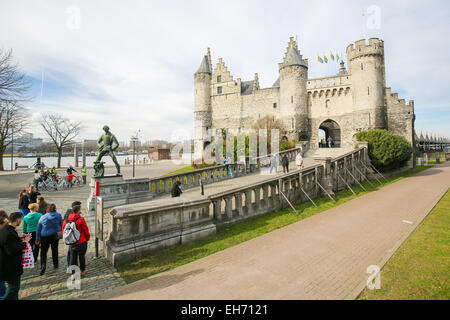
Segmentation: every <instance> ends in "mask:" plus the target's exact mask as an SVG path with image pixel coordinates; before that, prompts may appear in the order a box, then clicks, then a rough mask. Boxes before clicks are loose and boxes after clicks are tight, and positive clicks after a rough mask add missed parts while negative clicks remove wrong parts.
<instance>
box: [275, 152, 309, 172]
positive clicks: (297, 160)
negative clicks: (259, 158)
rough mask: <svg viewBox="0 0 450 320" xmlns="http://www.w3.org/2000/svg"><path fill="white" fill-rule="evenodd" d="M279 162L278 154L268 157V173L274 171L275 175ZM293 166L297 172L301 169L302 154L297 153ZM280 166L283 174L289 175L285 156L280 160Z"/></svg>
mask: <svg viewBox="0 0 450 320" xmlns="http://www.w3.org/2000/svg"><path fill="white" fill-rule="evenodd" d="M279 162H280V160H279V155H278V154H273V155H271V156H270V173H272V171H273V170H275V173H277V172H278V166H279ZM295 164H296V165H297V169H298V170H301V169H303V156H302V152H299V153H298V154H297V156H296V157H295ZM281 166H282V167H283V173H289V159H288V157H287V155H286V154H284V155H283V157H282V158H281Z"/></svg>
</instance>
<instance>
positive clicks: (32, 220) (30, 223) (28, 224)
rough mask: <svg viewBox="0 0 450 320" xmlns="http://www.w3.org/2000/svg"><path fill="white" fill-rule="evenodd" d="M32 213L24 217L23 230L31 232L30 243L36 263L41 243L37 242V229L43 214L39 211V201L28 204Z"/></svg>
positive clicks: (25, 232)
mask: <svg viewBox="0 0 450 320" xmlns="http://www.w3.org/2000/svg"><path fill="white" fill-rule="evenodd" d="M28 208H29V209H30V213H29V214H27V216H26V217H25V218H24V219H23V223H22V228H23V229H22V230H23V233H24V234H27V233H31V240H30V242H29V243H30V245H31V249H32V250H33V257H34V263H36V261H37V258H38V256H39V245H38V244H36V229H37V225H38V222H39V219H41V217H42V214H40V213H39V212H38V210H39V205H38V204H37V203H32V204H30V205H29V206H28Z"/></svg>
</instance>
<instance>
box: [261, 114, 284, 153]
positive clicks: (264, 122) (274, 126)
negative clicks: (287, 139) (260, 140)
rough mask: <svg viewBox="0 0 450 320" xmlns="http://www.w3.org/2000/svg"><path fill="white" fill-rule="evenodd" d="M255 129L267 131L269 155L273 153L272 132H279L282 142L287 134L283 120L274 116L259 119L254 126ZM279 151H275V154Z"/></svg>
mask: <svg viewBox="0 0 450 320" xmlns="http://www.w3.org/2000/svg"><path fill="white" fill-rule="evenodd" d="M253 129H255V130H260V129H267V151H268V152H269V153H271V152H272V150H271V141H272V136H271V135H272V130H278V131H279V134H280V136H279V140H280V141H281V140H282V138H283V136H284V135H285V134H286V130H285V129H284V126H283V122H281V120H279V119H277V118H275V117H274V116H269V115H268V116H265V117H264V118H261V119H258V120H257V121H255V123H254V124H253ZM277 151H278V150H273V152H277Z"/></svg>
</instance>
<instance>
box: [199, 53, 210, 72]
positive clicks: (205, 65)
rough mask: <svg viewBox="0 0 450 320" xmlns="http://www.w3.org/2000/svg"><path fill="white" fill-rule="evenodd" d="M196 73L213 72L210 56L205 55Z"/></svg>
mask: <svg viewBox="0 0 450 320" xmlns="http://www.w3.org/2000/svg"><path fill="white" fill-rule="evenodd" d="M196 73H211V68H210V63H209V61H208V56H204V57H203V59H202V63H201V64H200V67H199V68H198V70H197V72H196Z"/></svg>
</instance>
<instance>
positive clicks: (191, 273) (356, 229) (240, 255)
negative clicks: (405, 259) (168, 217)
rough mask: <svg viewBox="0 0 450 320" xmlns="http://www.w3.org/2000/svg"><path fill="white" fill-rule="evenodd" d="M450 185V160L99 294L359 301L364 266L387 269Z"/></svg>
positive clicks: (364, 278) (364, 270) (109, 297)
mask: <svg viewBox="0 0 450 320" xmlns="http://www.w3.org/2000/svg"><path fill="white" fill-rule="evenodd" d="M449 187H450V163H449V162H447V163H445V164H442V165H438V166H436V167H434V168H431V169H429V170H427V171H425V172H422V173H420V174H418V175H415V176H412V177H409V178H405V179H403V180H401V181H399V182H396V183H394V184H391V185H388V186H386V187H384V188H382V189H380V190H378V191H375V192H372V193H369V194H366V195H364V196H362V197H359V198H357V199H354V200H352V201H350V202H347V203H344V204H342V205H340V206H338V207H334V208H332V209H330V210H327V211H325V212H322V213H320V214H317V215H315V216H312V217H310V218H308V219H305V220H303V221H300V222H298V223H295V224H292V225H290V226H287V227H285V228H282V229H279V230H276V231H274V232H271V233H268V234H265V235H263V236H261V237H258V238H255V239H252V240H250V241H247V242H245V243H242V244H240V245H237V246H235V247H232V248H229V249H226V250H224V251H221V252H218V253H216V254H213V255H211V256H208V257H205V258H203V259H200V260H197V261H194V262H192V263H189V264H187V265H183V266H180V267H178V268H175V269H173V270H171V271H167V272H164V273H161V274H157V275H154V276H152V277H149V278H147V279H144V280H141V281H137V282H135V283H133V284H130V285H127V286H122V287H119V288H116V289H114V290H113V291H111V292H109V293H105V294H100V295H99V296H97V297H96V298H100V299H161V300H170V299H194V300H196V299H208V300H209V299H219V300H220V299H237V300H240V299H245V300H247V299H262V300H265V299H287V300H291V299H355V298H356V297H357V296H358V295H359V294H360V292H361V291H362V290H363V289H364V287H365V282H366V280H367V277H368V274H366V270H367V267H369V266H371V265H377V266H379V267H380V268H382V267H383V266H384V265H385V263H386V262H387V261H388V260H389V259H390V257H391V256H392V255H393V253H394V252H395V251H396V250H397V249H398V247H399V246H400V245H401V244H402V243H403V242H404V240H406V238H407V237H408V236H409V235H410V234H411V232H412V231H413V230H414V229H415V228H416V227H417V226H418V225H419V224H420V223H421V222H422V221H423V219H424V218H425V217H426V216H427V215H428V213H429V212H430V211H431V210H432V208H433V207H434V206H435V205H436V203H437V202H438V201H439V200H440V199H441V197H442V196H443V195H444V194H445V193H446V192H447V190H448V188H449ZM404 220H408V221H411V222H412V224H408V223H405V222H403V221H404ZM381 286H383V275H382V274H381Z"/></svg>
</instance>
